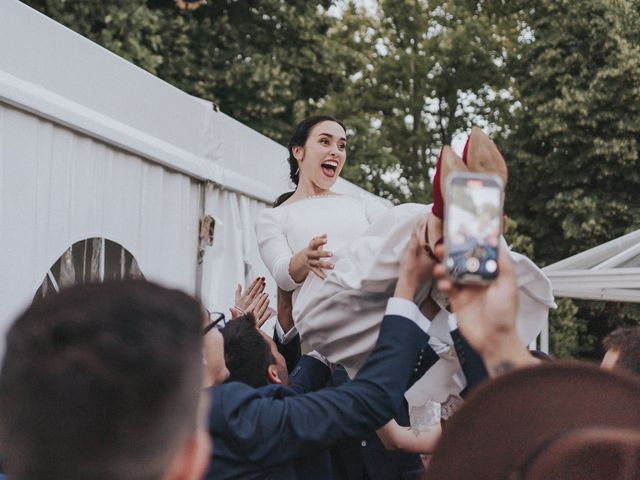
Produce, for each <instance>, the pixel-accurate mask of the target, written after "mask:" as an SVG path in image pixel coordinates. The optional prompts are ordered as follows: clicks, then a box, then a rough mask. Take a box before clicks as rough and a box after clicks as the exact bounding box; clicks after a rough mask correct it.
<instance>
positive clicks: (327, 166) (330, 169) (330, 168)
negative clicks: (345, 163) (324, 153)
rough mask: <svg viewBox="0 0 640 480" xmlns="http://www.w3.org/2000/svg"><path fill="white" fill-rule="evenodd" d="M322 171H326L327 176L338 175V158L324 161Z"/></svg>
mask: <svg viewBox="0 0 640 480" xmlns="http://www.w3.org/2000/svg"><path fill="white" fill-rule="evenodd" d="M321 166H322V173H324V174H325V175H326V176H327V177H330V178H333V177H335V176H336V171H337V170H338V162H337V161H336V160H327V161H325V162H322V165H321Z"/></svg>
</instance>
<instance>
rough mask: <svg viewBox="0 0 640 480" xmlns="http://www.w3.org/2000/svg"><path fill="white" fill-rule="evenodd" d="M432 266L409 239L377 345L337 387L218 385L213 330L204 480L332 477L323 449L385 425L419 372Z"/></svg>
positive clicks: (208, 347) (208, 341) (217, 343)
mask: <svg viewBox="0 0 640 480" xmlns="http://www.w3.org/2000/svg"><path fill="white" fill-rule="evenodd" d="M432 267H433V261H432V260H431V259H430V258H429V257H428V256H427V255H426V254H425V252H424V251H423V250H422V249H421V248H420V246H419V242H418V240H417V238H416V236H415V234H414V235H413V236H412V239H411V242H410V244H409V247H408V248H407V251H406V252H405V254H404V256H403V259H402V261H401V266H400V277H399V279H398V283H397V286H396V290H395V293H394V298H392V299H390V300H389V303H388V306H387V311H386V314H385V318H384V320H383V322H382V326H381V329H380V336H379V338H378V342H377V344H376V347H375V349H374V350H373V352H372V353H371V355H370V356H369V359H368V360H367V362H366V363H365V365H364V366H363V367H362V369H361V370H360V372H359V373H358V375H357V376H356V377H355V378H354V380H353V381H351V382H349V383H347V384H345V385H342V386H340V387H337V388H332V389H324V390H320V391H317V392H311V393H306V394H300V395H296V394H295V393H294V392H293V391H291V390H289V389H288V388H286V387H284V386H281V385H269V386H266V387H260V388H253V387H251V386H249V385H246V384H242V383H239V382H230V383H226V384H224V385H220V381H222V380H223V379H224V378H226V375H228V373H227V369H226V366H225V365H224V354H222V355H221V354H220V353H221V352H220V350H221V349H223V346H221V343H222V338H221V335H220V333H219V332H218V331H217V329H215V328H214V329H212V330H210V332H209V333H207V334H206V335H205V359H207V360H206V361H207V366H206V368H207V370H211V375H210V378H211V379H212V381H211V385H212V386H211V388H209V394H210V398H211V411H210V415H209V432H210V434H211V436H212V438H213V442H214V454H213V457H212V461H211V464H210V467H209V471H208V473H207V477H206V478H207V479H227V478H270V479H314V478H317V479H325V478H332V472H331V465H330V459H329V454H328V450H327V449H328V448H329V447H330V446H332V445H333V444H335V443H336V442H337V441H339V440H341V439H344V438H347V437H358V436H362V435H364V434H365V433H367V432H370V431H372V430H374V429H376V428H379V427H381V426H382V425H384V424H385V423H387V422H388V421H389V420H390V419H391V418H392V417H393V416H394V414H395V413H396V412H397V410H398V409H399V408H400V406H401V403H402V399H403V395H404V392H405V390H406V388H407V386H408V384H409V382H410V380H411V379H412V374H413V373H414V371H418V370H419V368H420V366H419V365H417V364H416V358H420V356H421V355H420V353H421V352H425V351H426V349H427V348H428V341H429V335H428V334H427V333H426V330H427V328H428V326H429V325H428V323H429V322H428V320H426V319H424V317H423V316H421V314H420V312H419V309H418V307H417V306H416V305H415V303H413V298H414V295H415V293H416V291H417V289H418V287H420V286H421V285H422V284H423V283H424V282H425V281H426V280H427V279H428V278H429V277H430V275H431V270H432ZM353 320H354V321H357V318H354V319H353ZM209 336H211V338H208V337H209ZM213 350H216V352H214V351H213ZM214 354H217V356H216V355H214ZM221 364H222V365H221ZM221 372H223V373H221ZM215 379H217V380H215Z"/></svg>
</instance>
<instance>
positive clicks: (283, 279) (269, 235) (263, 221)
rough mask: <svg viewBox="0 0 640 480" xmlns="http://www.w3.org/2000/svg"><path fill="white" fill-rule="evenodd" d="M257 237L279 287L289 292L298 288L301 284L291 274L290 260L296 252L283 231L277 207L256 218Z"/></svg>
mask: <svg viewBox="0 0 640 480" xmlns="http://www.w3.org/2000/svg"><path fill="white" fill-rule="evenodd" d="M256 237H257V239H258V249H259V250H260V256H261V257H262V261H263V262H264V264H265V265H266V267H267V268H268V269H269V272H270V273H271V276H272V277H273V279H274V280H275V281H276V284H277V285H278V287H280V288H281V289H283V290H285V291H287V292H290V291H292V290H295V289H296V288H298V287H299V286H300V285H301V284H300V283H297V282H296V281H295V280H294V279H293V278H291V275H290V274H289V262H290V261H291V257H292V256H293V254H294V252H293V251H291V247H290V246H289V243H288V242H287V239H286V237H285V235H284V232H283V231H282V225H281V223H280V222H279V221H278V215H277V211H276V209H266V210H263V211H262V212H260V215H258V219H257V220H256Z"/></svg>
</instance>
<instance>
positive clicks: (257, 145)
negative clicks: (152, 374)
mask: <svg viewBox="0 0 640 480" xmlns="http://www.w3.org/2000/svg"><path fill="white" fill-rule="evenodd" d="M285 158H286V150H285V149H284V147H282V146H281V145H278V144H277V143H275V142H273V141H271V140H269V139H268V138H266V137H264V136H262V135H260V134H258V133H257V132H255V131H253V130H251V129H249V128H248V127H246V126H244V125H242V124H240V123H239V122H237V121H235V120H233V119H232V118H230V117H228V116H226V115H224V114H223V113H220V112H218V111H217V109H216V108H215V106H214V105H213V104H211V103H210V102H207V101H203V100H201V99H198V98H194V97H191V96H189V95H188V94H186V93H184V92H182V91H180V90H178V89H176V88H174V87H172V86H171V85H169V84H167V83H165V82H163V81H161V80H159V79H158V78H156V77H154V76H152V75H150V74H149V73H147V72H145V71H143V70H141V69H139V68H137V67H135V66H134V65H132V64H130V63H128V62H127V61H125V60H123V59H121V58H120V57H118V56H116V55H114V54H112V53H111V52H109V51H107V50H105V49H103V48H102V47H100V46H98V45H96V44H94V43H92V42H90V41H89V40H87V39H85V38H83V37H81V36H79V35H78V34H76V33H74V32H72V31H71V30H69V29H67V28H65V27H63V26H61V25H60V24H58V23H56V22H54V21H52V20H51V19H49V18H47V17H45V16H43V15H41V14H40V13H38V12H36V11H34V10H32V9H31V8H29V7H27V6H25V5H24V4H22V3H20V2H18V1H17V0H1V1H0V286H1V288H0V337H1V338H4V332H5V330H6V328H7V327H8V325H9V324H10V322H11V320H12V319H13V318H14V316H15V315H16V313H17V312H19V311H20V310H21V309H23V308H24V307H25V306H26V305H28V304H29V303H30V302H31V301H32V300H33V298H34V296H35V295H36V292H40V290H42V289H46V288H57V286H58V284H60V283H62V284H64V283H65V282H67V283H68V282H69V281H73V280H74V279H77V278H79V277H81V278H85V279H86V278H87V275H89V276H91V275H93V277H92V278H99V279H101V278H105V277H110V276H118V275H123V274H124V272H125V270H127V271H128V270H131V271H133V270H136V271H138V270H139V271H140V272H142V274H143V275H144V276H145V277H146V278H148V279H152V280H156V281H159V282H161V283H164V284H167V285H170V286H174V287H178V288H182V289H184V290H186V291H188V292H191V293H192V294H195V295H197V296H199V297H200V298H201V299H202V301H203V303H204V304H205V305H206V306H208V307H210V308H213V309H222V308H225V307H226V306H228V305H230V304H232V303H233V287H234V285H235V284H236V283H241V282H244V281H245V279H246V278H249V277H255V276H257V275H265V276H266V274H267V272H266V269H265V267H264V265H263V264H262V262H261V260H260V258H259V255H258V253H257V247H256V241H255V234H254V230H253V223H254V218H255V215H256V213H257V212H258V211H259V210H260V209H262V208H265V207H266V206H267V205H268V204H269V203H270V202H271V201H272V200H273V199H274V198H276V196H277V195H278V194H280V193H282V192H284V191H286V190H289V189H290V188H289V187H290V186H289V184H288V181H287V167H286V162H285V161H284V160H285ZM337 190H338V191H341V192H342V193H347V194H354V195H359V194H362V193H363V192H362V191H361V190H360V189H359V188H358V187H355V186H354V185H352V184H349V183H348V182H345V181H339V183H338V184H337ZM206 216H211V217H213V218H214V219H215V228H214V234H213V242H212V243H211V245H210V246H207V245H206V243H207V242H206V241H205V242H204V243H203V242H199V222H200V220H201V219H203V218H205V217H206ZM77 245H84V247H83V248H82V249H81V250H78V248H77ZM72 247H73V248H72ZM202 254H204V256H203V257H202V261H201V262H199V261H198V257H199V255H202ZM87 272H89V273H87ZM70 279H71V280H70ZM270 288H271V290H270V293H271V294H273V293H275V291H274V285H273V283H272V284H271V285H270ZM2 351H3V347H2V346H0V355H1V354H2Z"/></svg>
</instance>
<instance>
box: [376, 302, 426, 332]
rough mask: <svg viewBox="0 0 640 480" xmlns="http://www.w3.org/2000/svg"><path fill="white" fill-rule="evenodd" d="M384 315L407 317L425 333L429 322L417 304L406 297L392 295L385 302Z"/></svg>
mask: <svg viewBox="0 0 640 480" xmlns="http://www.w3.org/2000/svg"><path fill="white" fill-rule="evenodd" d="M385 315H399V316H401V317H405V318H408V319H409V320H411V321H412V322H414V323H415V324H416V325H418V327H420V328H421V329H422V330H423V331H424V332H425V333H427V330H428V329H429V325H431V322H430V321H429V320H428V319H427V317H425V316H424V315H423V314H422V312H421V311H420V309H419V308H418V306H417V305H416V304H415V303H413V302H412V301H411V300H407V299H406V298H399V297H392V298H390V299H389V301H388V302H387V310H386V311H385Z"/></svg>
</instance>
